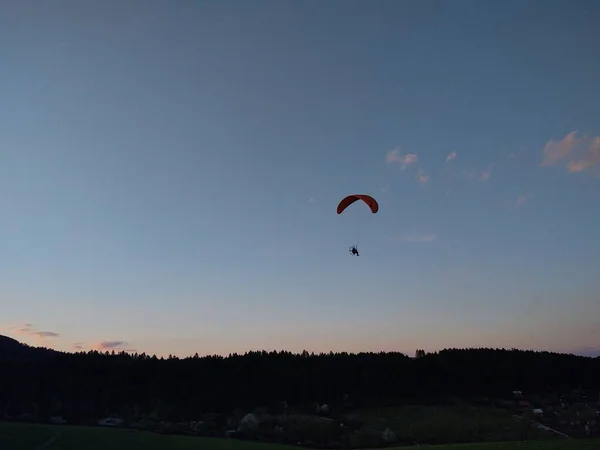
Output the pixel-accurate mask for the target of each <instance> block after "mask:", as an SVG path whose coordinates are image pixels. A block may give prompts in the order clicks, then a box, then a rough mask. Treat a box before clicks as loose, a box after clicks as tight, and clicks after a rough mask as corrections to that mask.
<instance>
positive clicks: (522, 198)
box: [515, 194, 531, 208]
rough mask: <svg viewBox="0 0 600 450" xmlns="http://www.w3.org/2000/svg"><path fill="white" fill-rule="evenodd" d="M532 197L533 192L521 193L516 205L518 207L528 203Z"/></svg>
mask: <svg viewBox="0 0 600 450" xmlns="http://www.w3.org/2000/svg"><path fill="white" fill-rule="evenodd" d="M530 199H531V194H520V195H519V196H518V197H517V199H516V200H515V206H516V207H517V208H520V207H521V206H525V205H526V204H527V203H529V200H530Z"/></svg>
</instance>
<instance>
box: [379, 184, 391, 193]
mask: <svg viewBox="0 0 600 450" xmlns="http://www.w3.org/2000/svg"><path fill="white" fill-rule="evenodd" d="M389 190H390V186H389V184H386V185H385V186H383V187H382V188H381V192H387V191H389Z"/></svg>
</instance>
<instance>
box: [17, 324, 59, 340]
mask: <svg viewBox="0 0 600 450" xmlns="http://www.w3.org/2000/svg"><path fill="white" fill-rule="evenodd" d="M10 328H11V330H12V332H13V333H15V334H18V335H26V336H33V337H35V338H39V339H42V340H43V339H45V338H57V337H60V334H58V333H55V332H54V331H44V330H36V329H35V328H34V326H33V324H31V323H24V324H22V325H16V326H12V327H10Z"/></svg>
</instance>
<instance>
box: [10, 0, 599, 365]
mask: <svg viewBox="0 0 600 450" xmlns="http://www.w3.org/2000/svg"><path fill="white" fill-rule="evenodd" d="M0 8H1V10H2V13H1V14H0V61H1V66H0V218H1V221H0V322H1V325H2V327H3V328H2V330H1V334H6V335H9V336H13V337H16V338H17V339H19V340H20V341H22V342H27V343H30V344H33V345H46V346H52V347H54V348H57V349H61V350H68V351H71V350H72V349H73V348H84V349H89V348H115V349H130V350H136V351H138V352H141V351H145V352H148V353H156V354H158V355H167V354H169V353H172V354H175V355H178V356H185V355H188V354H193V353H194V352H198V353H199V354H207V353H225V354H226V353H229V352H234V351H237V352H244V351H246V350H251V349H262V348H264V349H288V350H292V351H300V350H302V349H307V350H309V351H328V350H334V351H337V350H347V351H370V350H373V351H379V350H397V351H404V352H407V353H409V354H411V355H412V354H413V353H414V351H415V349H416V348H424V349H427V350H435V349H441V348H445V347H480V346H487V347H519V348H533V349H547V350H555V351H570V352H579V353H582V352H583V353H593V352H599V353H600V233H599V232H598V230H599V223H600V196H599V193H600V137H598V136H600V108H599V105H600V46H599V43H600V28H599V27H598V22H599V21H600V4H599V3H598V2H597V1H594V0H587V1H554V0H544V1H541V0H540V1H528V2H523V1H517V0H514V1H501V2H498V1H471V0H462V1H445V2H441V1H435V2H433V1H421V0H419V1H416V0H414V1H397V0H390V1H376V0H368V1H367V0H365V1H351V0H328V1H326V2H323V1H317V0H306V1H298V0H297V1H290V0H272V1H260V0H256V1H246V0H239V1H227V0H222V1H200V0H196V1H191V0H189V1H187V0H183V1H178V2H171V1H152V0H144V1H142V0H136V1H133V0H131V1H122V0H118V1H117V0H115V1H109V0H105V1H101V2H98V1H96V2H94V1H75V0H73V1H62V0H55V1H52V2H40V1H37V0H12V1H9V0H4V1H2V2H1V6H0ZM352 193H370V194H372V195H374V196H376V198H377V199H378V200H379V203H380V211H379V213H378V214H377V215H373V214H370V213H369V212H368V210H367V208H366V207H365V205H363V204H358V203H357V204H354V205H352V207H351V208H349V209H348V210H347V211H346V212H345V213H344V214H343V215H341V216H337V215H336V214H335V207H336V205H337V202H338V201H339V200H340V199H341V198H342V197H344V196H345V195H347V194H352ZM357 240H358V244H359V248H360V250H361V256H360V257H359V258H356V257H351V256H349V255H348V247H349V246H350V245H351V244H353V243H356V241H357Z"/></svg>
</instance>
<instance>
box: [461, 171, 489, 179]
mask: <svg viewBox="0 0 600 450" xmlns="http://www.w3.org/2000/svg"><path fill="white" fill-rule="evenodd" d="M461 173H462V175H463V176H465V177H467V178H471V179H474V180H479V181H487V180H489V179H490V177H491V176H492V171H491V169H489V170H487V169H483V170H481V169H471V170H463V171H462V172H461Z"/></svg>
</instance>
